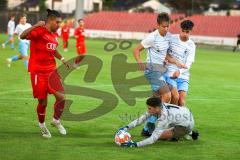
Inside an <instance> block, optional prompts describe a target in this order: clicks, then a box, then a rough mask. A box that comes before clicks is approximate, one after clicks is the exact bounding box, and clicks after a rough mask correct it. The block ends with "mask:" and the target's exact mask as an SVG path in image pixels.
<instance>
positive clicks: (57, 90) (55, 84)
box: [49, 71, 67, 135]
mask: <svg viewBox="0 0 240 160" xmlns="http://www.w3.org/2000/svg"><path fill="white" fill-rule="evenodd" d="M49 90H50V93H53V95H54V96H55V99H56V101H55V103H54V114H53V119H52V122H51V124H52V125H53V126H54V127H56V128H57V129H58V130H59V132H60V133H61V134H62V135H66V134H67V132H66V130H65V128H64V127H63V125H62V124H61V122H60V118H61V115H62V113H63V110H64V105H65V95H64V88H63V86H62V83H61V78H60V76H59V75H58V73H57V72H56V71H55V72H53V73H51V75H50V76H49Z"/></svg>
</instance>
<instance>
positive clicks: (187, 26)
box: [181, 20, 194, 30]
mask: <svg viewBox="0 0 240 160" xmlns="http://www.w3.org/2000/svg"><path fill="white" fill-rule="evenodd" d="M193 26H194V23H193V22H192V21H191V20H184V21H182V22H181V28H182V29H183V30H192V29H193Z"/></svg>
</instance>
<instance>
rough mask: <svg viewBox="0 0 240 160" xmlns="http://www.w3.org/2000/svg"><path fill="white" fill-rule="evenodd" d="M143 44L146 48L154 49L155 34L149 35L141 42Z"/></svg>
mask: <svg viewBox="0 0 240 160" xmlns="http://www.w3.org/2000/svg"><path fill="white" fill-rule="evenodd" d="M141 44H142V46H143V47H144V48H149V47H152V46H153V45H154V35H153V33H150V34H149V35H147V37H146V38H145V39H143V40H142V41H141Z"/></svg>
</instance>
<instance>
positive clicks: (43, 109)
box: [37, 103, 47, 123]
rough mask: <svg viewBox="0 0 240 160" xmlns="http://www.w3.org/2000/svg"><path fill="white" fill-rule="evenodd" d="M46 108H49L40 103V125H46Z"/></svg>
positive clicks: (38, 110)
mask: <svg viewBox="0 0 240 160" xmlns="http://www.w3.org/2000/svg"><path fill="white" fill-rule="evenodd" d="M46 107H47V106H44V105H42V104H39V103H38V106H37V115H38V121H39V123H44V121H45V115H46Z"/></svg>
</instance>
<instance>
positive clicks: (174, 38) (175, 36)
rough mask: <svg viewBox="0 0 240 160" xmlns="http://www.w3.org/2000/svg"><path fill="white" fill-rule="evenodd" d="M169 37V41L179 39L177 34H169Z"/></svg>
mask: <svg viewBox="0 0 240 160" xmlns="http://www.w3.org/2000/svg"><path fill="white" fill-rule="evenodd" d="M169 37H170V40H171V41H177V40H179V34H171V35H170V36H169Z"/></svg>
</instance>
